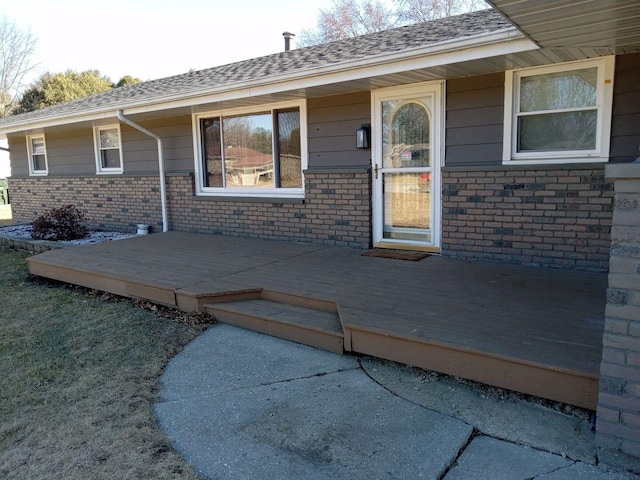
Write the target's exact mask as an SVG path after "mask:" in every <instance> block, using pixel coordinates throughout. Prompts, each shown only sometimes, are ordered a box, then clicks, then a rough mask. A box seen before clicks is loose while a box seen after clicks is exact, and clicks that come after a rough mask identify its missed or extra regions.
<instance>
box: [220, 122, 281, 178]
mask: <svg viewBox="0 0 640 480" xmlns="http://www.w3.org/2000/svg"><path fill="white" fill-rule="evenodd" d="M222 128H223V138H224V165H225V170H226V178H227V186H229V187H259V188H265V187H266V188H268V187H274V186H275V183H274V181H273V125H272V121H271V114H270V113H258V114H253V115H241V116H237V117H225V118H223V119H222Z"/></svg>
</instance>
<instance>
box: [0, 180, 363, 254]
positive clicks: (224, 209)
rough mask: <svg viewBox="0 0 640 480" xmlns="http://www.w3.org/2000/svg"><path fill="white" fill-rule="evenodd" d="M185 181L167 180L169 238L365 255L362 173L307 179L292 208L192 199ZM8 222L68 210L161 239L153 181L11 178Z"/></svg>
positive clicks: (283, 203) (101, 224) (93, 222)
mask: <svg viewBox="0 0 640 480" xmlns="http://www.w3.org/2000/svg"><path fill="white" fill-rule="evenodd" d="M193 180H194V179H193V177H192V176H189V175H169V176H168V177H167V204H168V216H169V224H170V229H171V230H177V231H185V232H193V233H209V234H218V235H230V236H242V237H251V238H261V239H266V240H285V241H295V242H306V243H313V244H318V245H327V246H346V247H356V248H369V246H370V244H371V205H370V199H371V187H370V177H369V173H368V172H366V171H350V172H307V173H306V174H305V191H306V194H305V198H304V201H303V200H302V199H300V200H295V201H288V200H277V199H275V200H274V199H270V200H269V201H259V200H258V201H256V199H251V200H250V201H249V200H247V201H244V200H231V199H230V200H229V201H225V200H223V199H221V198H219V197H218V198H206V197H196V196H195V195H194V181H193ZM10 182H11V184H10V189H11V196H12V204H13V216H14V220H15V221H16V222H17V223H28V222H31V221H33V220H34V218H36V217H37V216H38V215H40V214H42V213H43V212H44V211H46V210H49V209H51V208H55V207H60V206H62V205H66V204H74V205H76V207H78V208H79V209H80V210H82V212H83V213H84V214H85V216H86V218H87V223H88V224H89V225H90V226H91V227H92V228H100V229H103V230H107V229H109V230H110V229H115V230H121V231H135V225H136V224H138V223H146V224H149V225H151V231H152V232H153V231H156V232H157V231H161V229H162V213H161V207H160V193H159V191H160V186H159V182H158V178H157V177H154V176H118V177H75V178H57V177H42V178H11V179H10Z"/></svg>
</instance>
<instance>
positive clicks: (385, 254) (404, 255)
mask: <svg viewBox="0 0 640 480" xmlns="http://www.w3.org/2000/svg"><path fill="white" fill-rule="evenodd" d="M362 256H363V257H378V258H391V259H393V260H410V261H412V262H417V261H418V260H422V259H423V258H426V257H430V256H431V254H430V253H426V252H416V251H411V250H389V249H386V248H374V249H373V250H367V251H366V252H364V253H363V254H362Z"/></svg>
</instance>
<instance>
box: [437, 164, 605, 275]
mask: <svg viewBox="0 0 640 480" xmlns="http://www.w3.org/2000/svg"><path fill="white" fill-rule="evenodd" d="M442 182H443V196H442V230H443V231H442V238H443V240H442V250H443V254H444V255H446V256H450V257H458V258H466V259H481V260H490V261H501V262H507V263H521V264H528V265H540V266H554V267H561V268H575V269H583V270H595V271H606V270H607V268H608V261H609V247H610V230H611V216H612V199H613V186H612V184H611V183H608V182H606V181H605V179H604V167H602V166H593V167H589V168H585V167H584V166H582V167H576V168H567V167H566V166H563V167H562V168H553V167H547V168H536V169H531V170H528V169H523V168H522V167H518V168H517V169H509V168H502V167H493V168H491V167H489V168H486V169H473V168H471V169H462V168H450V169H446V168H445V169H444V170H443V174H442Z"/></svg>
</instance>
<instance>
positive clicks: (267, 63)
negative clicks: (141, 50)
mask: <svg viewBox="0 0 640 480" xmlns="http://www.w3.org/2000/svg"><path fill="white" fill-rule="evenodd" d="M505 29H511V30H515V28H514V27H513V25H512V24H511V23H510V22H509V21H508V20H506V19H504V17H503V16H502V15H501V14H500V13H498V12H497V11H495V10H492V9H489V10H481V11H478V12H473V13H468V14H463V15H457V16H454V17H448V18H443V19H439V20H434V21H430V22H425V23H419V24H414V25H407V26H403V27H399V28H394V29H390V30H385V31H382V32H377V33H371V34H368V35H362V36H359V37H354V38H350V39H346V40H340V41H336V42H330V43H325V44H322V45H316V46H312V47H306V48H300V49H294V50H289V51H284V52H280V53H275V54H272V55H267V56H263V57H258V58H253V59H250V60H244V61H240V62H235V63H230V64H227V65H222V66H218V67H213V68H208V69H204V70H199V71H193V72H189V73H185V74H182V75H176V76H172V77H166V78H160V79H157V80H150V81H146V82H142V83H138V84H134V85H128V86H125V87H120V88H115V89H113V90H110V91H107V92H103V93H99V94H96V95H92V96H89V97H85V98H80V99H77V100H73V101H71V102H67V103H62V104H59V105H54V106H51V107H47V108H44V109H41V110H36V111H33V112H27V113H24V114H20V115H15V116H10V117H5V118H2V119H0V130H2V129H4V128H7V127H10V126H12V125H16V126H17V125H20V124H29V123H32V122H37V121H39V120H44V119H54V118H64V117H68V116H74V115H78V114H82V113H83V112H96V111H102V110H104V111H108V110H115V109H121V108H128V107H131V106H144V105H146V104H151V103H160V102H163V101H168V100H176V99H179V98H188V97H192V96H198V95H205V94H207V93H208V92H210V91H213V90H219V89H220V88H224V87H228V89H229V90H232V89H233V88H234V86H239V87H240V86H245V85H247V84H251V83H255V82H260V84H268V83H269V82H270V81H271V80H273V79H274V78H278V77H280V76H282V75H294V76H295V75H296V74H300V75H303V74H304V73H305V72H308V71H312V70H317V69H322V68H328V69H331V68H332V67H335V68H336V69H338V68H340V67H341V66H344V65H348V64H349V63H352V62H357V61H362V60H367V59H375V58H377V57H383V56H388V55H390V54H391V55H392V54H400V53H404V52H411V51H412V50H417V49H422V48H425V47H429V46H437V45H439V44H443V43H448V42H451V41H455V40H462V39H465V38H471V37H474V36H478V35H482V34H487V33H492V32H497V31H500V30H505Z"/></svg>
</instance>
